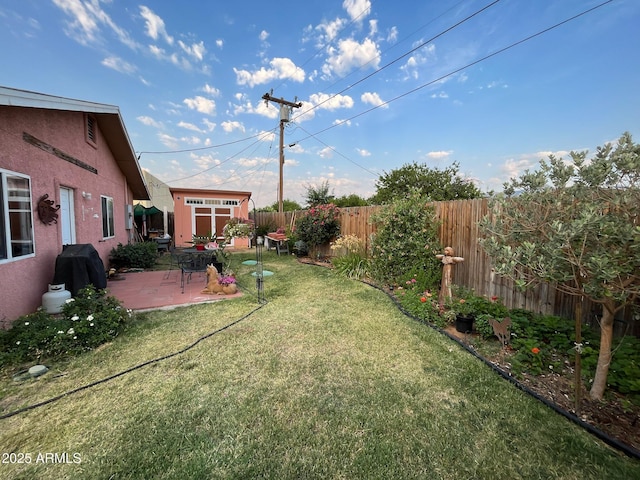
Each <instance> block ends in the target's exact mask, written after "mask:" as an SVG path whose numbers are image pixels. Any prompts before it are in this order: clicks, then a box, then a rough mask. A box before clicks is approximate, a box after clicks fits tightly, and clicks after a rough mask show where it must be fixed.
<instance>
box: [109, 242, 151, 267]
mask: <svg viewBox="0 0 640 480" xmlns="http://www.w3.org/2000/svg"><path fill="white" fill-rule="evenodd" d="M109 258H110V261H111V265H113V266H114V267H115V268H151V267H153V266H154V265H155V263H156V260H157V258H158V244H157V243H156V242H141V243H130V244H128V245H122V244H121V243H119V244H118V247H117V248H112V249H111V252H110V254H109Z"/></svg>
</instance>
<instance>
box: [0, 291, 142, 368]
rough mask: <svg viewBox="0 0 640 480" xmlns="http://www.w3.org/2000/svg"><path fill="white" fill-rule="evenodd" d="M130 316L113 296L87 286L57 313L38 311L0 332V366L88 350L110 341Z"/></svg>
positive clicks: (60, 356) (19, 319) (64, 355)
mask: <svg viewBox="0 0 640 480" xmlns="http://www.w3.org/2000/svg"><path fill="white" fill-rule="evenodd" d="M132 316H133V313H132V312H131V311H130V310H127V309H125V308H124V307H123V306H122V304H121V303H120V301H119V300H117V299H116V298H115V297H111V296H108V295H106V291H105V290H96V288H95V287H94V286H93V285H89V286H87V287H85V288H83V289H82V290H80V291H79V292H78V294H77V295H76V297H75V298H70V299H69V300H67V301H66V303H65V305H64V306H63V308H62V313H61V314H59V315H51V314H48V313H46V312H45V311H44V310H42V309H39V310H38V311H37V312H35V313H32V314H29V315H24V316H22V317H20V318H18V319H17V320H16V321H15V322H14V323H13V325H12V327H11V328H10V329H8V330H0V367H6V366H11V365H20V364H21V363H25V362H34V361H41V360H42V359H56V358H64V357H68V356H72V355H77V354H79V353H81V352H85V351H87V350H91V349H93V348H96V347H98V346H100V345H102V344H103V343H106V342H108V341H110V340H112V339H113V338H114V337H115V336H116V335H118V334H119V333H120V332H121V331H122V330H123V329H124V328H125V326H126V323H127V321H128V320H129V319H130V318H131V317H132Z"/></svg>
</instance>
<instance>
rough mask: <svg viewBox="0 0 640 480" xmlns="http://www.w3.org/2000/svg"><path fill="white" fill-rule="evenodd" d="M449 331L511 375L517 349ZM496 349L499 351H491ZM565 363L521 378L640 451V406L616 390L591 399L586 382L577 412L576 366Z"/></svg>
mask: <svg viewBox="0 0 640 480" xmlns="http://www.w3.org/2000/svg"><path fill="white" fill-rule="evenodd" d="M445 332H446V333H447V334H448V335H449V336H451V337H455V338H457V339H458V340H459V341H460V342H461V343H463V344H465V345H467V346H468V347H469V348H471V349H473V350H474V351H475V352H476V353H477V354H478V355H479V356H481V357H482V358H484V359H486V360H487V361H489V362H490V363H491V364H493V365H494V366H495V367H496V368H498V369H500V370H501V371H502V372H504V373H505V374H506V375H508V376H511V365H510V363H509V359H510V356H511V355H512V354H513V352H511V351H509V349H508V348H507V349H506V350H499V343H498V341H497V340H495V341H487V340H482V339H481V338H480V336H479V335H478V334H475V333H472V334H464V333H460V332H457V331H456V329H455V328H454V327H453V326H449V327H447V328H446V329H445ZM496 351H497V353H490V352H496ZM564 364H565V368H564V369H563V370H562V371H560V372H553V373H549V374H544V375H530V374H528V373H524V374H522V376H521V377H520V378H518V379H517V380H518V381H519V383H520V384H522V385H523V386H524V387H526V388H527V389H529V390H531V391H533V392H535V393H536V394H537V395H538V396H540V397H541V398H544V399H545V400H547V401H548V402H550V403H552V404H553V405H554V406H555V407H557V408H558V409H561V410H564V411H565V412H569V413H571V414H573V415H575V416H577V417H578V418H580V419H581V420H582V421H583V422H585V423H587V424H589V425H592V426H593V427H595V428H597V429H598V430H600V431H601V432H603V433H605V434H606V435H608V436H610V437H612V438H614V439H616V440H617V441H618V442H620V443H622V444H626V445H629V446H631V447H632V448H634V449H635V450H637V451H640V406H638V405H635V404H633V403H632V402H631V401H630V400H629V399H627V398H625V396H624V395H621V394H619V393H617V392H614V391H612V390H609V391H608V392H607V393H606V394H605V399H604V400H603V401H601V402H600V401H594V400H591V399H590V398H589V392H588V390H587V388H586V386H585V385H584V384H583V385H582V394H581V397H582V401H581V402H580V411H579V412H576V411H575V386H574V385H575V382H574V369H573V368H572V367H571V363H570V362H569V359H568V358H567V359H565V360H564Z"/></svg>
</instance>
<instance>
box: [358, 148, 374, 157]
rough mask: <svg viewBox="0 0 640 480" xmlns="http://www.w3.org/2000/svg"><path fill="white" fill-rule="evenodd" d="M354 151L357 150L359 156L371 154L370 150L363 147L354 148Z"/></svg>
mask: <svg viewBox="0 0 640 480" xmlns="http://www.w3.org/2000/svg"><path fill="white" fill-rule="evenodd" d="M356 152H358V155H360V156H361V157H370V156H371V152H370V151H369V150H366V149H364V148H356Z"/></svg>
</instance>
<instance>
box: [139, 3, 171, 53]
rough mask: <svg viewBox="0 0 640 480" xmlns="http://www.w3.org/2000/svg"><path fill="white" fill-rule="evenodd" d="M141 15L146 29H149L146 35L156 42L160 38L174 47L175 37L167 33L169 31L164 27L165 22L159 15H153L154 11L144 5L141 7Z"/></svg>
mask: <svg viewBox="0 0 640 480" xmlns="http://www.w3.org/2000/svg"><path fill="white" fill-rule="evenodd" d="M140 15H142V18H144V20H145V27H146V29H147V31H146V34H147V35H148V36H149V37H151V38H153V39H154V40H158V38H162V39H164V41H165V42H167V43H168V44H169V45H173V37H172V36H171V35H169V34H168V33H167V30H166V28H165V26H164V20H162V18H160V17H159V16H158V15H156V14H155V13H153V11H152V10H151V9H150V8H148V7H145V6H144V5H141V6H140Z"/></svg>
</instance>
